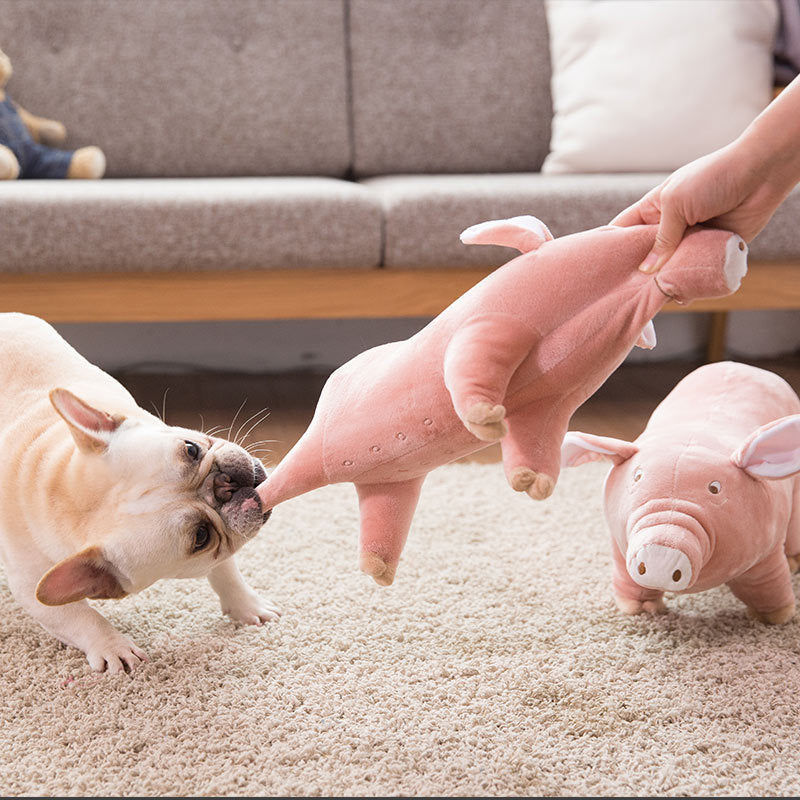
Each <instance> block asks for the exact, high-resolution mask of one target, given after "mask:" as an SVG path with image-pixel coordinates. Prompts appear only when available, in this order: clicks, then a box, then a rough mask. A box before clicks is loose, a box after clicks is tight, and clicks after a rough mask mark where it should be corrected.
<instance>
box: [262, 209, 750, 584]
mask: <svg viewBox="0 0 800 800" xmlns="http://www.w3.org/2000/svg"><path fill="white" fill-rule="evenodd" d="M655 233H656V227H655V226H649V225H643V226H636V227H631V228H615V227H610V226H607V227H604V228H597V229H594V230H591V231H586V232H583V233H579V234H575V235H572V236H567V237H563V238H560V239H555V240H553V238H552V235H551V234H550V232H549V231H548V230H547V228H546V227H545V226H544V225H543V224H542V223H541V222H540V221H539V220H537V219H535V218H533V217H521V218H517V219H513V220H499V221H494V222H489V223H484V224H481V225H478V226H475V227H473V228H470V229H468V230H467V231H465V232H464V234H463V235H462V237H463V239H464V241H466V242H468V243H475V244H479V243H480V244H485V243H493V244H507V245H511V246H514V247H522V248H524V249H525V250H526V251H527V252H526V253H525V254H524V255H522V256H520V257H518V258H516V259H514V260H513V261H511V262H509V263H508V264H507V265H506V266H505V267H503V268H502V269H500V270H497V271H496V272H494V273H492V274H491V275H489V276H488V277H487V278H485V279H484V280H483V281H481V282H480V283H479V284H478V285H477V286H475V287H473V288H472V289H471V290H470V291H469V292H467V293H466V294H465V295H463V296H462V297H461V298H459V299H458V300H456V301H455V302H454V303H453V304H452V305H451V306H450V307H449V308H447V309H445V311H443V312H442V313H441V314H440V315H439V316H438V317H437V318H436V319H434V320H433V322H431V323H430V324H429V325H428V326H426V327H425V328H424V329H423V330H422V331H420V332H419V333H418V334H416V335H415V336H413V337H411V338H410V339H408V340H406V341H404V342H393V343H390V344H386V345H382V346H379V347H376V348H373V349H371V350H367V351H366V352H364V353H362V354H360V355H358V356H356V357H355V358H354V359H353V360H351V361H349V362H348V363H347V364H345V365H344V366H342V367H340V368H339V369H338V370H336V372H334V373H333V375H332V376H331V377H330V379H329V380H328V382H327V383H326V385H325V387H324V389H323V391H322V394H321V396H320V400H319V404H318V406H317V410H316V413H315V415H314V419H313V420H312V422H311V424H310V426H309V428H308V430H307V431H306V432H305V434H304V435H303V437H302V438H301V439H300V441H299V442H298V443H297V445H295V447H294V448H293V449H292V450H291V452H290V453H289V454H288V455H287V456H286V458H285V459H284V460H283V461H282V462H281V463H280V465H279V466H278V467H277V469H276V470H275V471H274V472H273V473H272V474H271V475H270V476H269V478H268V480H267V481H266V482H265V483H263V484H262V485H261V486H260V487H259V488H258V492H259V494H260V496H261V499H262V501H263V503H264V507H265V508H272V507H273V506H275V505H277V504H279V503H281V502H283V501H284V500H287V499H289V498H291V497H294V496H296V495H299V494H302V493H303V492H307V491H310V490H312V489H315V488H318V487H320V486H324V485H325V484H328V483H338V482H345V481H348V482H352V483H354V484H355V486H356V489H357V491H358V496H359V504H360V509H361V544H360V547H361V567H362V569H364V571H365V572H368V573H369V574H370V575H372V576H373V577H374V578H375V579H376V580H377V581H378V582H380V583H387V584H388V583H391V582H392V580H393V577H394V573H395V569H396V567H397V564H398V561H399V559H400V554H401V552H402V549H403V545H404V543H405V538H406V535H407V533H408V529H409V526H410V523H411V517H412V515H413V513H414V508H415V506H416V502H417V497H418V496H419V491H420V488H421V486H422V482H423V480H424V478H425V476H426V475H427V473H428V472H430V471H431V470H432V469H433V468H434V467H437V466H439V465H441V464H445V463H447V462H449V461H452V460H454V459H457V458H459V457H461V456H464V455H467V454H469V453H471V452H473V451H475V450H478V449H480V448H481V447H485V446H487V443H489V442H493V441H498V440H500V441H501V444H502V451H503V464H504V468H505V472H506V477H507V479H508V481H509V483H510V484H511V486H512V487H513V488H514V489H515V490H517V491H526V492H528V494H530V495H531V497H534V498H536V499H544V498H545V497H547V496H548V495H549V494H550V493H551V492H552V490H553V487H554V486H555V482H556V479H557V478H558V474H559V465H560V460H561V456H560V448H561V442H562V439H563V438H564V434H565V432H566V430H567V425H568V423H569V420H570V417H571V416H572V414H573V412H574V411H575V409H576V408H577V407H578V406H579V405H580V404H581V403H582V402H583V401H584V400H585V399H586V398H587V397H589V396H590V395H591V394H593V393H594V391H595V390H596V389H597V388H598V387H599V386H600V385H601V384H602V383H603V382H604V381H605V380H606V378H607V377H608V376H609V375H610V374H611V372H613V371H614V369H616V368H617V367H618V366H619V364H620V363H621V362H622V360H623V359H624V358H625V356H626V355H627V354H628V352H629V350H630V349H631V347H632V346H633V345H634V343H636V342H637V341H639V342H640V343H641V344H642V345H643V346H646V347H650V346H652V344H653V339H652V328H651V327H650V320H651V319H652V317H653V316H654V315H655V314H656V312H657V311H658V310H659V309H660V308H661V307H662V306H663V305H664V303H665V302H666V301H667V298H668V297H673V298H674V299H676V300H678V301H680V302H688V301H690V300H692V299H694V298H698V297H720V296H723V295H726V294H729V293H731V292H732V291H735V290H736V289H737V288H738V286H739V282H740V281H741V278H742V276H743V274H744V272H745V271H746V251H747V248H746V247H745V245H744V242H743V241H742V240H741V239H740V238H739V237H738V236H735V235H734V234H731V233H728V232H726V231H720V230H713V229H699V228H698V229H694V230H692V231H691V232H690V233H689V234H688V235H687V236H686V238H685V239H684V241H683V242H682V243H681V245H680V247H679V248H678V250H677V251H676V253H675V255H674V256H673V258H672V259H671V260H670V262H669V264H667V265H666V266H665V267H664V268H663V269H662V270H661V271H660V272H659V273H658V275H645V274H644V273H642V272H640V271H638V270H637V269H636V267H637V265H638V264H640V263H641V261H642V259H643V258H644V256H645V255H646V254H647V253H648V252H649V251H650V248H651V247H652V245H653V241H654V238H655ZM589 271H591V275H592V280H590V281H589V280H586V275H587V274H588V273H589Z"/></svg>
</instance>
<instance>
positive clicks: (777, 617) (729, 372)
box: [562, 362, 800, 623]
mask: <svg viewBox="0 0 800 800" xmlns="http://www.w3.org/2000/svg"><path fill="white" fill-rule="evenodd" d="M562 456H563V465H564V466H576V465H578V464H582V463H584V462H586V461H594V460H601V459H607V460H609V461H611V462H613V464H614V466H613V467H612V469H611V471H610V472H609V474H608V478H607V479H606V487H605V512H606V519H607V521H608V526H609V528H610V529H611V537H612V545H611V546H612V552H613V557H614V579H613V587H614V597H615V599H616V601H617V605H618V606H619V609H620V610H621V611H622V612H624V613H626V614H638V613H640V612H641V611H648V612H659V611H661V610H663V608H664V604H663V601H662V596H663V594H664V592H665V591H667V592H678V593H689V592H701V591H703V590H704V589H710V588H712V587H713V586H719V585H721V584H723V583H726V584H728V586H729V587H730V589H731V591H732V592H733V593H734V594H735V595H736V597H738V598H739V599H740V600H741V601H742V602H743V603H745V605H747V607H748V609H749V610H750V613H751V615H752V616H755V617H756V618H758V619H760V620H762V621H763V622H772V623H782V622H786V621H787V620H789V619H791V618H792V616H793V615H794V609H795V599H794V593H793V591H792V581H791V573H792V572H793V571H795V570H796V569H797V568H798V564H799V560H800V399H798V397H797V395H796V394H795V392H794V391H793V390H792V388H791V387H790V386H789V384H787V383H786V381H784V380H783V379H782V378H779V377H778V376H777V375H774V374H773V373H771V372H766V371H765V370H763V369H756V368H755V367H749V366H746V365H745V364H735V363H732V362H726V363H720V364H709V365H707V366H705V367H700V369H697V370H695V371H694V372H692V373H691V374H690V375H688V376H687V377H686V378H684V379H683V380H682V381H681V382H680V383H679V384H678V385H677V386H676V387H675V388H674V389H673V390H672V392H670V394H669V395H667V397H666V399H665V400H664V401H663V402H662V403H661V405H659V406H658V408H656V410H655V411H654V412H653V415H652V417H650V421H649V422H648V424H647V427H646V428H645V430H644V432H643V433H642V435H641V436H640V437H639V438H638V439H637V440H636V441H635V442H624V441H620V440H618V439H610V438H607V437H603V436H593V435H590V434H587V433H574V432H570V433H568V434H567V435H566V437H565V439H564V444H563V448H562Z"/></svg>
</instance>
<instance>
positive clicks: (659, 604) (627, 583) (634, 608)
mask: <svg viewBox="0 0 800 800" xmlns="http://www.w3.org/2000/svg"><path fill="white" fill-rule="evenodd" d="M611 553H612V557H613V559H614V577H613V579H612V586H613V591H614V602H615V603H616V604H617V608H618V609H619V610H620V611H621V612H622V613H623V614H628V615H629V616H633V615H634V614H664V613H665V612H666V610H667V608H666V606H665V605H664V599H663V598H664V592H660V591H658V590H657V589H646V588H645V587H643V586H639V584H638V583H634V581H633V580H632V579H631V576H630V575H628V569H627V567H626V564H625V556H623V555H622V553H620V551H619V548H618V547H617V543H616V542H613V541H612V543H611Z"/></svg>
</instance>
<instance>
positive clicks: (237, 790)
mask: <svg viewBox="0 0 800 800" xmlns="http://www.w3.org/2000/svg"><path fill="white" fill-rule="evenodd" d="M604 473H605V469H604V468H603V467H602V465H590V466H587V467H584V468H581V469H578V470H571V471H567V472H566V473H565V474H564V475H563V476H562V479H561V482H560V483H559V486H558V488H557V490H556V494H555V495H554V496H553V497H552V498H551V499H550V500H548V501H547V502H545V503H541V504H537V503H534V502H533V501H531V500H529V499H528V498H527V497H524V496H519V495H516V494H514V493H513V492H512V491H511V490H510V489H509V488H508V487H507V486H506V485H505V482H504V479H503V475H502V470H501V467H500V466H499V465H475V464H467V465H460V464H459V465H453V466H449V467H445V468H442V469H440V470H438V471H437V472H435V473H433V474H432V475H431V476H430V477H429V479H428V481H427V483H426V486H425V489H424V490H423V495H422V499H421V502H420V506H419V510H418V513H417V516H416V518H415V523H414V528H413V530H412V533H411V537H410V540H409V543H408V546H407V549H406V553H405V556H404V559H403V562H402V564H401V568H400V569H399V571H398V576H397V581H396V583H395V585H394V586H392V587H391V588H389V589H382V588H380V587H377V586H375V585H373V584H372V582H371V581H370V580H369V579H367V578H366V577H364V576H362V575H361V574H360V573H359V572H357V570H356V569H355V562H356V557H355V541H356V528H357V515H356V502H355V492H354V491H353V488H352V486H349V485H343V486H332V487H327V488H326V489H322V490H319V491H317V492H314V493H312V494H311V495H308V496H306V497H301V498H298V499H296V500H294V501H291V502H289V503H287V504H285V505H284V506H282V507H280V508H279V509H277V510H276V511H275V513H274V516H273V519H272V520H271V521H270V522H269V524H268V525H267V527H266V528H265V529H264V531H263V532H262V533H261V534H260V535H259V537H258V538H257V539H256V540H255V541H253V542H252V543H251V544H250V545H248V546H247V547H246V548H245V549H244V551H243V552H242V553H241V555H240V563H241V564H242V567H243V571H244V572H245V574H246V575H247V576H248V577H249V578H250V580H251V582H252V583H253V585H255V586H256V587H257V588H258V589H259V590H260V591H262V592H263V593H264V594H267V595H269V596H271V597H272V598H273V599H274V600H275V601H277V602H278V603H279V604H280V605H281V606H282V607H283V610H284V617H283V619H282V621H281V622H280V623H278V624H273V625H269V626H266V627H264V628H261V629H256V628H249V629H245V628H240V629H235V628H234V627H233V625H232V624H230V623H228V622H225V621H223V620H222V619H221V617H220V616H219V612H218V608H217V604H216V600H215V597H214V595H213V594H212V592H211V590H210V588H209V587H208V585H207V584H206V583H205V581H184V582H179V581H173V582H162V583H161V584H159V585H156V586H153V587H151V588H150V589H148V590H147V591H145V592H143V593H142V594H141V595H138V596H136V597H132V598H126V599H125V600H122V601H119V602H116V603H114V602H112V601H107V602H105V603H102V604H101V605H102V607H103V611H104V613H106V614H107V615H108V616H109V617H110V618H111V619H112V620H113V621H114V622H115V623H116V624H117V625H118V626H119V627H120V628H121V629H123V630H124V631H126V632H127V633H129V634H130V635H131V636H132V637H133V638H134V639H135V640H136V641H137V642H138V643H139V644H140V645H141V646H143V647H144V648H145V649H146V650H147V651H148V653H149V655H150V658H151V661H150V662H149V663H147V664H145V665H144V666H143V667H142V668H140V669H139V670H138V671H136V672H135V673H134V674H133V675H131V676H129V675H99V676H96V675H93V674H92V673H91V672H90V671H89V668H88V666H87V664H86V663H85V661H84V658H83V656H82V655H81V654H79V653H78V652H77V651H75V650H70V649H67V648H65V647H63V646H61V645H60V644H58V643H56V642H55V641H54V640H53V639H51V638H49V637H48V636H47V634H45V633H44V631H42V630H40V629H39V628H38V627H37V626H36V625H35V624H34V623H33V622H32V621H30V620H29V619H28V618H27V617H26V616H25V615H24V614H23V613H22V612H21V611H20V610H19V609H18V608H17V606H16V605H15V603H14V602H13V601H12V599H11V598H10V596H9V594H8V589H7V587H6V585H5V580H4V579H0V664H1V666H0V686H1V687H2V688H1V689H0V691H1V692H2V697H0V709H1V710H0V714H2V726H1V727H0V787H2V793H3V794H5V795H11V794H13V795H21V794H35V795H42V794H44V795H50V794H55V795H85V794H91V795H157V794H166V795H220V794H221V795H225V794H237V795H376V794H378V795H419V794H422V795H525V794H529V795H530V794H532V795H585V794H589V795H708V794H716V795H789V794H797V793H799V792H800V622H797V621H793V622H791V623H790V624H788V625H786V626H784V627H781V628H768V627H764V626H762V625H760V624H757V623H755V622H751V621H749V620H748V619H746V617H745V615H744V613H743V609H742V607H741V606H740V604H739V603H738V601H737V600H736V599H735V598H734V597H733V596H732V595H731V594H730V593H729V592H728V590H727V589H725V588H722V589H718V590H715V591H712V592H708V593H706V594H703V595H696V596H688V597H681V598H673V599H671V600H670V601H669V606H670V609H671V612H670V613H669V614H668V615H666V616H664V617H660V618H656V619H653V618H643V617H636V618H625V617H622V616H620V615H619V614H618V613H617V612H616V610H615V609H614V606H613V603H612V601H611V599H610V595H609V574H610V573H609V568H610V558H609V547H608V541H607V537H606V532H605V529H604V523H603V520H602V516H601V503H600V493H601V486H602V481H603V476H604ZM796 588H798V589H800V583H798V585H797V586H796Z"/></svg>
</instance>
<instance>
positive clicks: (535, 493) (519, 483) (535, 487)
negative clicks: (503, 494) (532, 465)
mask: <svg viewBox="0 0 800 800" xmlns="http://www.w3.org/2000/svg"><path fill="white" fill-rule="evenodd" d="M508 482H509V483H510V484H511V488H512V489H513V490H514V491H515V492H526V493H527V494H528V495H529V496H530V497H532V498H533V499H534V500H546V499H547V498H548V497H550V495H551V494H553V489H555V486H556V482H555V481H554V480H553V479H552V478H551V477H550V476H549V475H546V474H545V473H544V472H534V471H533V470H532V469H529V468H528V467H515V468H514V469H512V470H511V472H510V473H509V480H508Z"/></svg>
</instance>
